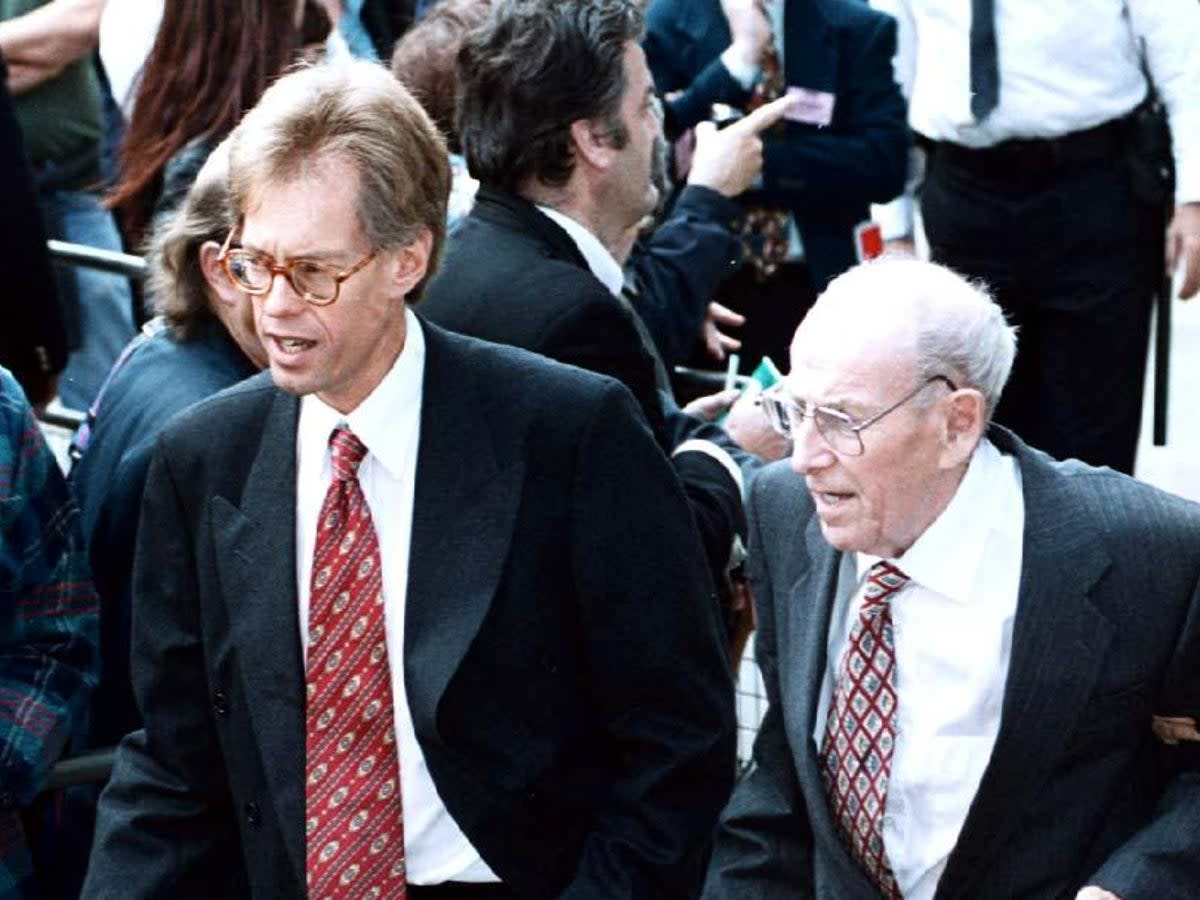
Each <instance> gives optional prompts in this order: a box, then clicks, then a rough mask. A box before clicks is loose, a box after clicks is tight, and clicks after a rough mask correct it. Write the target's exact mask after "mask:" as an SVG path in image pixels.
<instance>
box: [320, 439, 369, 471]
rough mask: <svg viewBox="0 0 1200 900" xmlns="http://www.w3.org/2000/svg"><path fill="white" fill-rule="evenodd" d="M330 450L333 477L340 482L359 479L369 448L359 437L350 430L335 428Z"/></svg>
mask: <svg viewBox="0 0 1200 900" xmlns="http://www.w3.org/2000/svg"><path fill="white" fill-rule="evenodd" d="M329 449H330V452H331V453H332V457H333V477H334V478H335V479H336V480H338V481H353V480H354V479H355V478H357V477H358V467H359V466H360V465H362V461H363V457H364V456H366V455H367V447H366V445H365V444H364V443H363V442H362V441H360V440H359V439H358V436H357V435H355V433H354V432H353V431H351V430H350V429H349V428H342V427H338V428H335V429H334V430H333V434H332V435H330V437H329Z"/></svg>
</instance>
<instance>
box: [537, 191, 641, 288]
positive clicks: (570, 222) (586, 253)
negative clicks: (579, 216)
mask: <svg viewBox="0 0 1200 900" xmlns="http://www.w3.org/2000/svg"><path fill="white" fill-rule="evenodd" d="M537 208H538V209H540V210H541V211H542V212H543V213H544V214H545V215H546V216H547V217H548V218H549V219H550V220H551V221H552V222H554V223H555V224H557V225H558V226H559V227H561V228H562V230H563V231H565V232H566V233H567V234H568V235H569V236H570V238H571V240H573V241H574V242H575V246H576V247H578V248H579V252H580V253H582V254H583V258H584V260H585V261H586V262H587V264H588V268H589V269H591V271H592V274H593V275H595V276H596V277H597V278H598V279H600V282H601V284H603V285H604V286H605V287H606V288H608V291H609V293H610V294H612V295H613V296H614V297H619V296H621V288H622V287H623V286H624V285H625V273H624V271H622V269H621V264H620V263H619V262H617V261H616V259H615V258H614V257H613V255H612V254H611V253H609V252H608V248H607V247H605V246H604V245H603V244H602V243H600V239H599V238H598V237H596V236H595V235H594V234H592V233H591V232H590V231H588V230H587V229H586V228H585V227H584V226H582V225H580V224H579V223H578V222H576V221H575V220H574V219H572V218H571V217H570V216H567V215H564V214H563V213H561V212H559V211H558V210H557V209H551V208H550V207H548V206H542V205H541V204H538V205H537Z"/></svg>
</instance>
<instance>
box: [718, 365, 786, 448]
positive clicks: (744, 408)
mask: <svg viewBox="0 0 1200 900" xmlns="http://www.w3.org/2000/svg"><path fill="white" fill-rule="evenodd" d="M761 393H762V389H761V388H759V387H758V385H757V384H755V385H753V386H752V387H750V388H747V389H746V391H745V392H744V393H743V394H742V395H741V396H740V397H739V398H738V401H737V403H735V404H733V408H732V409H730V410H729V415H728V416H726V417H725V431H726V432H727V433H728V434H729V436H730V437H731V438H733V440H734V442H735V443H737V445H738V446H739V447H741V448H742V449H743V450H746V451H748V452H750V453H753V454H754V455H755V456H759V457H761V458H763V459H765V460H767V461H768V462H769V461H771V460H776V459H783V458H784V457H785V456H787V455H788V453H790V452H791V449H792V448H791V443H790V442H789V441H788V439H787V438H785V437H784V436H783V435H782V434H780V433H779V432H778V431H776V430H775V429H774V428H772V427H771V423H770V422H768V421H767V416H766V413H764V412H763V410H762V406H761V405H760V404H759V402H758V397H759V395H760V394H761Z"/></svg>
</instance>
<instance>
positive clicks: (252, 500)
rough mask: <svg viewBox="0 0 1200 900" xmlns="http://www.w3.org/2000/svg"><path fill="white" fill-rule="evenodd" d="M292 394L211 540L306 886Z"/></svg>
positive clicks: (284, 822)
mask: <svg viewBox="0 0 1200 900" xmlns="http://www.w3.org/2000/svg"><path fill="white" fill-rule="evenodd" d="M298 411H299V404H298V401H297V400H296V398H295V397H289V396H288V395H286V394H283V393H282V392H277V393H276V395H275V397H274V400H273V401H272V404H271V407H270V409H269V410H268V411H267V415H266V419H265V421H264V423H263V430H262V442H261V444H260V445H259V451H258V455H257V456H256V457H255V459H254V461H253V463H252V464H251V467H250V472H249V475H248V476H247V479H246V485H245V489H244V491H243V494H242V505H241V508H240V509H239V508H237V507H235V506H234V505H233V504H232V503H230V502H229V501H228V500H226V499H225V498H224V497H219V496H218V497H214V498H213V499H212V501H211V502H212V521H213V542H214V545H215V548H216V560H217V566H218V568H219V570H220V577H221V583H222V588H223V593H224V595H225V601H226V604H227V606H228V609H229V622H230V631H231V635H232V638H233V642H234V644H235V646H236V647H237V653H238V657H239V659H240V660H241V665H240V671H241V674H242V678H243V685H242V688H243V690H244V691H245V694H246V706H247V708H248V709H249V711H250V719H251V722H252V725H253V728H254V734H255V737H256V738H257V740H258V747H259V753H260V754H261V758H262V766H263V770H264V772H265V773H266V777H267V782H268V784H269V787H270V794H271V799H272V801H273V803H274V804H275V809H276V813H277V815H278V818H279V822H280V824H281V827H282V829H283V837H284V844H285V846H286V847H287V850H288V854H289V855H290V856H291V859H292V863H293V864H294V865H295V867H296V874H297V878H298V879H299V881H300V883H303V882H304V832H303V823H304V714H305V713H304V664H303V660H302V655H301V649H300V623H299V611H298V608H297V598H296V539H295V535H296V524H295V510H296V503H295V484H296V439H295V438H296V418H297V414H298Z"/></svg>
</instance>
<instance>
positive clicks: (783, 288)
mask: <svg viewBox="0 0 1200 900" xmlns="http://www.w3.org/2000/svg"><path fill="white" fill-rule="evenodd" d="M716 299H717V302H719V303H722V304H724V305H725V306H728V307H729V308H730V309H732V310H734V311H735V312H739V313H741V314H742V315H743V316H745V317H746V324H745V325H743V326H742V327H741V328H740V329H736V330H731V331H730V334H731V335H732V336H733V337H736V338H737V339H738V340H740V341H741V342H742V349H741V350H739V351H738V353H739V354H741V371H742V373H743V374H749V373H750V372H753V371H754V370H755V369H756V368H758V364H759V363H760V362H761V361H762V358H763V357H764V356H769V357H771V359H772V360H773V361H774V362H775V365H777V366H778V367H779V370H780V371H781V372H785V373H786V372H787V371H788V370H789V369H790V368H791V363H790V362H789V361H788V348H789V347H790V346H791V343H792V336H793V335H794V334H795V333H796V326H798V325H799V324H800V320H801V319H803V318H804V316H805V314H806V313H807V312H808V310H809V308H810V307H811V306H812V305H813V301H815V300H816V293H815V291H814V290H813V284H812V278H811V277H810V275H809V272H808V266H806V265H804V263H784V264H783V265H782V266H780V267H779V268H778V269H777V270H776V271H775V273H774V274H773V275H771V276H770V277H769V278H766V279H764V280H762V281H760V280H759V279H758V276H757V275H756V274H755V271H754V268H753V266H748V265H743V266H742V267H741V268H740V269H738V270H737V272H735V273H734V274H733V276H732V277H730V278H729V279H728V280H727V281H726V282H724V283H723V284H722V285H721V287H720V289H719V290H718V291H717V298H716ZM702 365H703V367H705V368H712V361H711V360H708V361H707V363H706V364H704V363H702Z"/></svg>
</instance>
